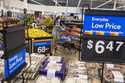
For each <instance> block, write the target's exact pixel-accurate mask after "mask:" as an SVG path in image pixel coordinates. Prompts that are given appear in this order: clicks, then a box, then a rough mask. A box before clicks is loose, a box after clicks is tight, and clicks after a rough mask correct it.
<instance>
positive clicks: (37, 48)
mask: <svg viewBox="0 0 125 83" xmlns="http://www.w3.org/2000/svg"><path fill="white" fill-rule="evenodd" d="M51 44H52V42H51V41H40V42H33V48H34V50H33V51H34V52H35V53H40V54H45V53H50V52H51Z"/></svg>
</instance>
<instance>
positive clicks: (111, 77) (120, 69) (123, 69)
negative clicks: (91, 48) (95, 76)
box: [104, 64, 125, 83]
mask: <svg viewBox="0 0 125 83" xmlns="http://www.w3.org/2000/svg"><path fill="white" fill-rule="evenodd" d="M124 75H125V66H124V65H118V64H106V65H105V69H104V81H105V82H106V83H125V76H124Z"/></svg>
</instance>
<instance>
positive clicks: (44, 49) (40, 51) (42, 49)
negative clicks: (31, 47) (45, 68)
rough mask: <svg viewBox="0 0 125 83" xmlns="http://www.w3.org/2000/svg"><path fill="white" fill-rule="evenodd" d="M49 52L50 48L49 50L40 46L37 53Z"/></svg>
mask: <svg viewBox="0 0 125 83" xmlns="http://www.w3.org/2000/svg"><path fill="white" fill-rule="evenodd" d="M48 51H49V48H47V47H46V46H39V47H37V53H40V54H41V53H46V52H48Z"/></svg>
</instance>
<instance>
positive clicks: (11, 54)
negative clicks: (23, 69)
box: [2, 44, 25, 59]
mask: <svg viewBox="0 0 125 83" xmlns="http://www.w3.org/2000/svg"><path fill="white" fill-rule="evenodd" d="M23 48H25V44H22V45H20V46H18V47H16V48H15V49H13V50H9V51H8V52H6V53H5V54H4V56H3V57H2V58H3V59H8V58H11V57H13V54H15V53H17V52H19V51H20V50H21V49H23Z"/></svg>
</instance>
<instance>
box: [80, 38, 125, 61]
mask: <svg viewBox="0 0 125 83" xmlns="http://www.w3.org/2000/svg"><path fill="white" fill-rule="evenodd" d="M124 49H125V42H124V41H121V40H115V41H114V40H105V39H100V40H99V39H91V38H89V37H88V38H85V39H84V40H83V41H82V56H81V59H82V60H86V61H96V62H117V63H123V62H125V51H124Z"/></svg>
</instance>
